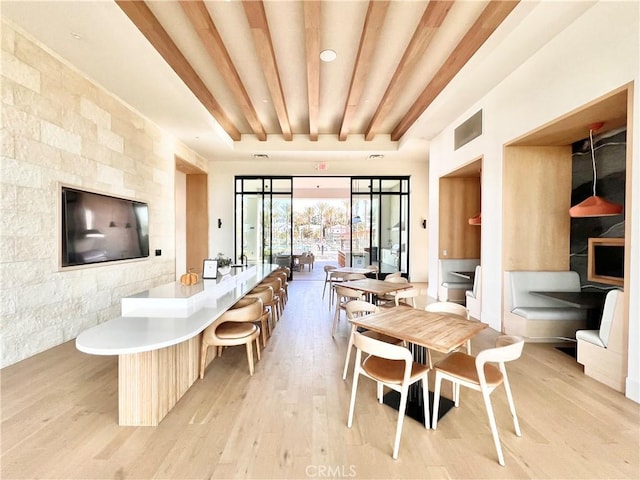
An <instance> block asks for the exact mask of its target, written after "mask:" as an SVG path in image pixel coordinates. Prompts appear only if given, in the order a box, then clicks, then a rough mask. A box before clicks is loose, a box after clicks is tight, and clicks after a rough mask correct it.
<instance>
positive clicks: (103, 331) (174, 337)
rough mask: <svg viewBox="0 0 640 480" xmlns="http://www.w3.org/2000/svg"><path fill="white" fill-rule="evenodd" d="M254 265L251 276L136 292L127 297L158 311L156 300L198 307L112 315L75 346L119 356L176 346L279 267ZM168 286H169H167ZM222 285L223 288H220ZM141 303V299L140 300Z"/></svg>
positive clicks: (88, 331)
mask: <svg viewBox="0 0 640 480" xmlns="http://www.w3.org/2000/svg"><path fill="white" fill-rule="evenodd" d="M249 268H252V269H253V270H251V275H250V276H247V275H244V273H249V272H240V271H238V272H234V273H235V275H229V276H225V278H224V279H221V278H219V279H217V280H218V281H217V282H216V281H212V282H214V283H211V284H207V283H208V282H209V281H205V282H207V283H205V284H198V285H195V286H193V287H187V289H184V288H183V289H180V288H179V287H182V286H181V285H180V284H179V283H177V285H176V287H178V288H174V284H167V285H163V286H162V287H158V288H156V289H152V290H149V291H146V292H142V293H141V294H136V295H134V296H132V297H129V298H127V299H123V303H124V301H125V300H134V299H137V300H142V301H145V302H144V303H146V305H147V307H146V310H147V311H150V312H156V310H157V308H156V307H155V306H154V302H166V301H172V300H173V301H175V300H178V301H180V300H185V301H189V300H191V299H195V300H194V302H191V303H194V304H197V305H198V310H197V311H195V313H192V314H191V315H189V316H187V317H184V318H183V317H180V316H171V317H164V316H155V315H154V316H148V317H147V316H140V315H141V314H144V310H142V311H140V310H139V312H138V315H136V316H122V317H116V318H113V319H111V320H109V321H107V322H105V323H101V324H100V325H97V326H95V327H92V328H90V329H88V330H85V331H84V332H82V333H81V334H80V335H78V337H77V338H76V348H77V349H78V350H80V351H82V352H85V353H90V354H92V355H120V354H124V353H140V352H147V351H150V350H156V349H159V348H164V347H168V346H171V345H176V344H178V343H181V342H184V341H185V340H188V339H190V338H192V337H194V336H196V335H198V334H199V333H200V332H202V331H203V330H204V329H205V328H207V327H208V326H209V325H211V324H212V323H213V322H214V321H215V320H216V319H217V318H218V317H220V315H222V314H223V313H224V312H225V311H227V310H228V309H229V307H231V306H232V305H233V304H234V303H235V302H237V301H238V300H239V299H240V298H242V297H243V296H244V295H246V294H247V293H248V292H249V291H250V290H251V289H252V288H253V287H255V286H256V285H257V284H258V283H260V282H261V281H262V280H263V279H264V277H266V276H267V275H269V273H271V272H272V271H273V270H275V269H277V268H278V266H277V265H259V266H257V267H255V266H254V267H249ZM166 287H169V288H166ZM221 287H222V288H221ZM190 289H191V292H192V295H190V296H182V297H178V296H172V295H173V293H170V292H178V294H179V293H180V292H181V291H182V292H185V291H187V292H188V291H189V290H190ZM154 291H156V292H157V291H163V292H165V294H163V295H162V296H159V295H157V294H156V295H153V294H150V293H153V292H154ZM140 303H142V302H140Z"/></svg>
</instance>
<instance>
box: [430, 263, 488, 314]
mask: <svg viewBox="0 0 640 480" xmlns="http://www.w3.org/2000/svg"><path fill="white" fill-rule="evenodd" d="M476 265H480V259H479V258H441V259H440V260H438V278H439V279H440V287H439V288H438V300H440V301H441V302H456V303H464V301H465V292H466V291H467V290H471V289H472V288H473V283H472V282H471V281H470V280H465V279H463V278H462V277H458V276H456V275H454V274H453V273H451V272H473V271H474V270H475V268H476Z"/></svg>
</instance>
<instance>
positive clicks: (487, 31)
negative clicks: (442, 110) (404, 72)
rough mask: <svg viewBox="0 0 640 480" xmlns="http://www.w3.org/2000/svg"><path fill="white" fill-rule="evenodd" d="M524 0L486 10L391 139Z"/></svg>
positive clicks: (499, 1)
mask: <svg viewBox="0 0 640 480" xmlns="http://www.w3.org/2000/svg"><path fill="white" fill-rule="evenodd" d="M519 2H520V0H513V1H505V0H492V1H491V2H490V3H489V4H488V5H487V6H486V7H485V9H484V10H483V11H482V13H481V14H480V16H479V17H478V19H477V20H476V21H475V22H474V24H473V25H472V26H471V28H470V29H469V31H468V32H467V33H466V35H465V36H464V37H463V38H462V40H461V41H460V43H458V45H457V46H456V48H455V49H454V50H453V52H451V55H449V56H448V57H447V60H446V61H445V62H444V64H443V65H442V66H441V67H440V69H439V70H438V72H437V73H436V74H435V75H434V77H433V79H432V80H431V81H430V82H429V84H428V85H427V86H426V87H425V89H424V90H423V91H422V93H421V94H420V95H419V96H418V98H417V99H416V101H415V102H414V104H413V105H412V106H411V108H410V109H409V111H408V112H407V113H406V115H405V116H404V117H403V118H402V120H400V122H399V123H398V125H396V127H395V128H394V129H393V131H392V132H391V140H392V141H397V140H399V139H400V138H402V136H403V135H404V134H405V133H406V132H407V130H409V128H410V127H411V125H413V124H414V123H415V122H416V120H418V118H419V117H420V115H422V113H423V112H424V111H425V110H426V109H427V108H428V107H429V105H431V103H432V102H433V101H434V100H435V98H436V97H437V96H438V95H440V93H442V90H444V88H445V87H446V86H447V85H448V84H449V82H451V80H452V79H453V77H455V76H456V75H457V74H458V72H459V71H460V70H461V69H462V67H464V65H465V64H466V63H467V62H468V61H469V59H470V58H471V57H472V56H473V55H474V54H475V53H476V52H477V51H478V49H479V48H480V47H481V46H482V45H483V44H484V42H485V41H486V40H487V39H488V38H489V37H490V36H491V34H492V33H493V32H494V31H495V30H496V28H498V26H500V24H501V23H502V22H503V21H504V20H505V18H507V17H508V16H509V14H510V13H511V12H512V10H513V9H514V8H516V6H517V5H518V3H519Z"/></svg>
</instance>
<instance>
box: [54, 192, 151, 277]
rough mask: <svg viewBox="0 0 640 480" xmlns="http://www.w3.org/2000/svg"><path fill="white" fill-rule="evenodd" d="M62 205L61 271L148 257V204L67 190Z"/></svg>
mask: <svg viewBox="0 0 640 480" xmlns="http://www.w3.org/2000/svg"><path fill="white" fill-rule="evenodd" d="M61 201H62V204H61V225H62V228H61V235H62V238H61V240H62V241H61V251H62V252H61V253H62V256H61V262H60V265H61V266H62V267H73V266H79V265H89V264H95V263H103V262H114V261H118V260H131V259H135V258H145V257H148V256H149V207H148V205H147V204H146V203H143V202H138V201H135V200H129V199H125V198H118V197H112V196H109V195H103V194H100V193H94V192H88V191H84V190H78V189H76V188H71V187H65V186H63V187H61Z"/></svg>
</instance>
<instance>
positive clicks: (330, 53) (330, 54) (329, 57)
mask: <svg viewBox="0 0 640 480" xmlns="http://www.w3.org/2000/svg"><path fill="white" fill-rule="evenodd" d="M337 56H338V55H337V54H336V52H335V51H334V50H330V49H327V50H323V51H321V52H320V60H322V61H323V62H333V61H334V60H335V59H336V57H337Z"/></svg>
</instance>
